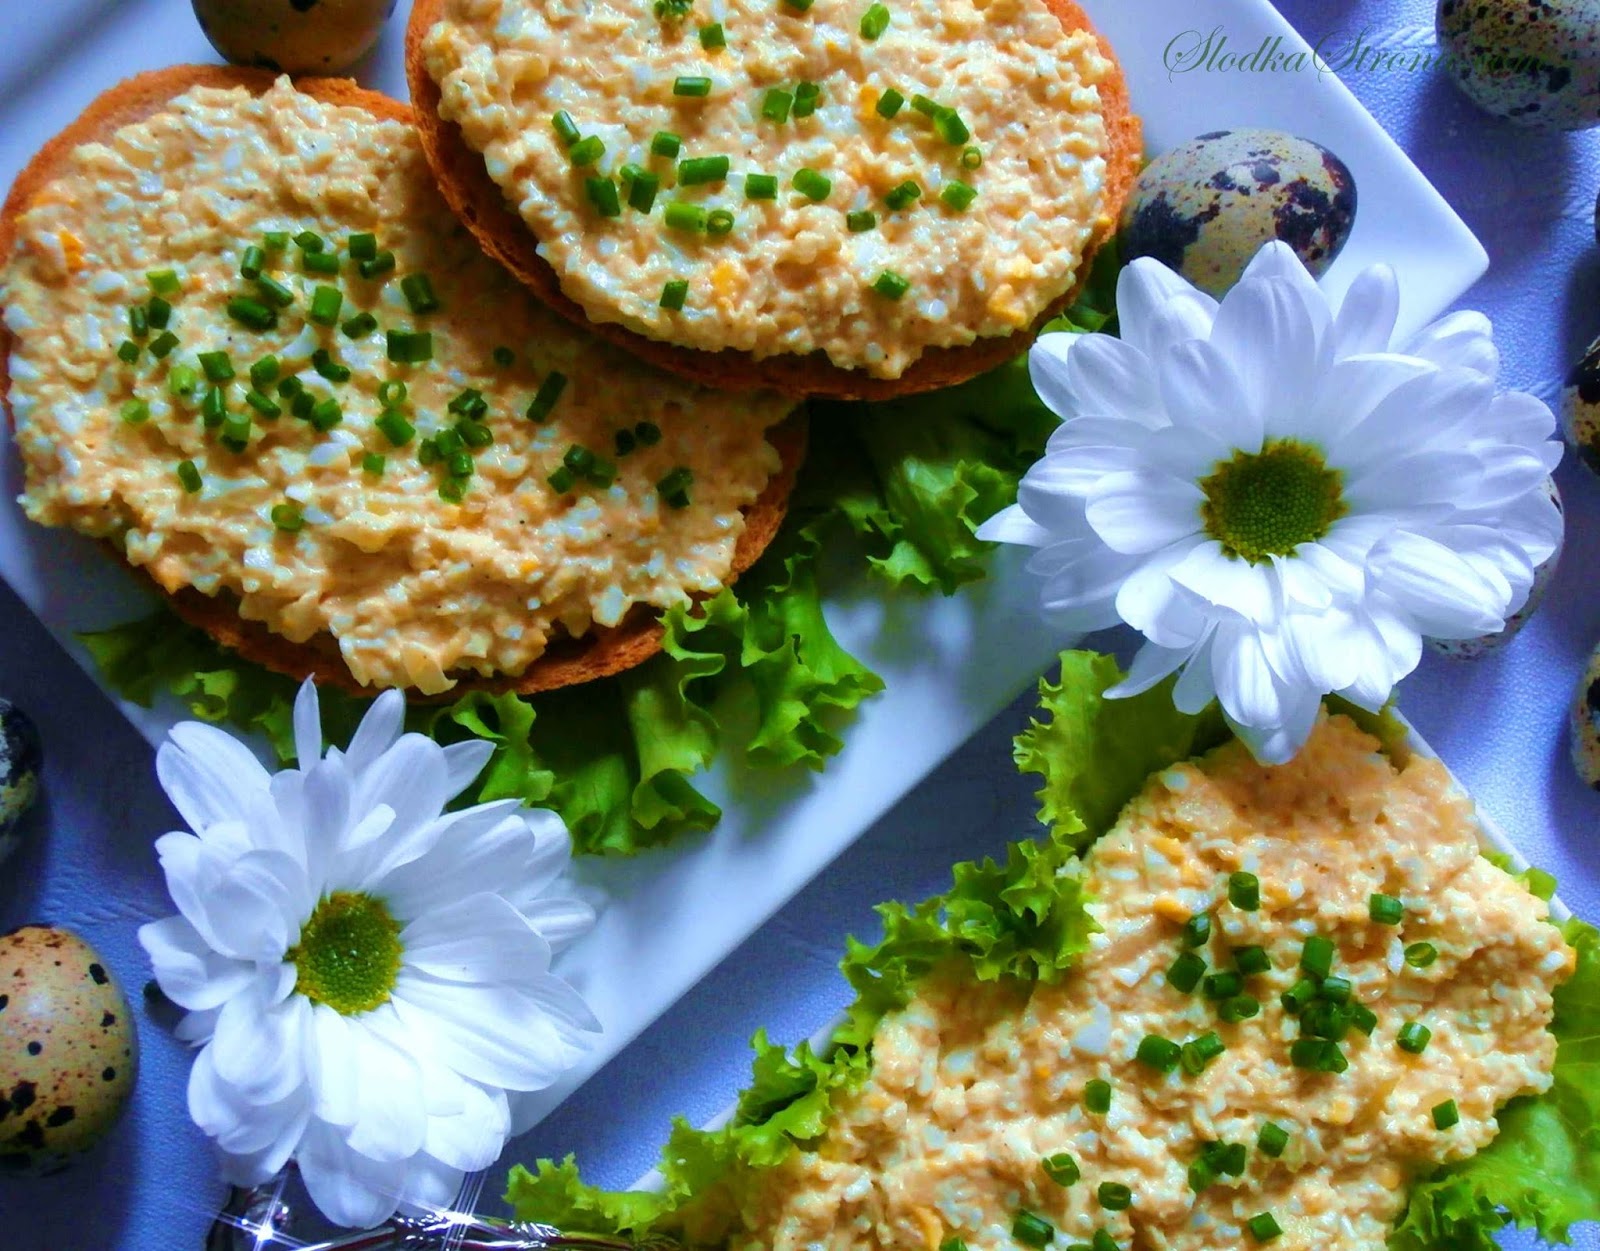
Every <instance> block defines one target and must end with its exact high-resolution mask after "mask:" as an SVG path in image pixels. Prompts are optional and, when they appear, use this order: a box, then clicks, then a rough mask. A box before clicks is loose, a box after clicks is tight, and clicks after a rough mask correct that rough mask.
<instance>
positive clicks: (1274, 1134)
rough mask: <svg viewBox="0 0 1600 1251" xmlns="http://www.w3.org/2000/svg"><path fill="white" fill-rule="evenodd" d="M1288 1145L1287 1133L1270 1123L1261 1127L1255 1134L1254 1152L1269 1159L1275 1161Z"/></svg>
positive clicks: (1279, 1126)
mask: <svg viewBox="0 0 1600 1251" xmlns="http://www.w3.org/2000/svg"><path fill="white" fill-rule="evenodd" d="M1288 1145H1289V1131H1288V1130H1286V1129H1285V1128H1284V1127H1283V1126H1282V1125H1278V1124H1276V1123H1274V1122H1272V1121H1268V1122H1267V1123H1266V1124H1265V1125H1263V1126H1262V1127H1261V1129H1260V1131H1259V1132H1258V1133H1257V1134H1256V1150H1257V1151H1259V1152H1261V1154H1262V1155H1264V1156H1267V1157H1268V1158H1270V1159H1273V1160H1276V1159H1277V1158H1278V1157H1279V1156H1281V1155H1282V1154H1283V1149H1284V1148H1285V1147H1287V1146H1288Z"/></svg>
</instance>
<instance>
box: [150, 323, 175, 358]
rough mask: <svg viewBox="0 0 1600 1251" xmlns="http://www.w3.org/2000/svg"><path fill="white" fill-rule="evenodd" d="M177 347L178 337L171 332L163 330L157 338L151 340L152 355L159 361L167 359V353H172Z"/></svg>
mask: <svg viewBox="0 0 1600 1251" xmlns="http://www.w3.org/2000/svg"><path fill="white" fill-rule="evenodd" d="M177 346H178V336H177V335H175V334H173V333H172V331H170V330H163V331H162V332H161V333H160V334H158V335H157V336H156V337H155V338H153V339H151V340H150V355H151V356H153V357H155V358H156V359H157V360H158V361H159V360H165V359H166V358H167V353H168V352H170V351H172V349H173V348H175V347H177Z"/></svg>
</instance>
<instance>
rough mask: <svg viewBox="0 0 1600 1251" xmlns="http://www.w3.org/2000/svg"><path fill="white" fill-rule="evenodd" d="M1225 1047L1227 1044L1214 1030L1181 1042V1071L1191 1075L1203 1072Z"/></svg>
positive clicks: (1194, 1075)
mask: <svg viewBox="0 0 1600 1251" xmlns="http://www.w3.org/2000/svg"><path fill="white" fill-rule="evenodd" d="M1227 1049H1228V1047H1227V1044H1226V1043H1224V1042H1223V1041H1222V1038H1221V1036H1220V1035H1219V1034H1218V1033H1217V1032H1216V1031H1215V1030H1212V1031H1210V1032H1209V1033H1205V1034H1201V1035H1200V1036H1199V1037H1198V1038H1191V1039H1190V1040H1189V1041H1188V1042H1186V1043H1184V1044H1183V1055H1182V1059H1181V1063H1182V1065H1183V1071H1184V1072H1185V1073H1187V1074H1189V1075H1190V1076H1191V1077H1196V1076H1198V1075H1199V1074H1201V1073H1203V1072H1205V1068H1206V1065H1208V1064H1210V1063H1211V1062H1212V1061H1213V1060H1215V1059H1216V1058H1217V1057H1218V1056H1220V1055H1221V1054H1222V1053H1223V1052H1224V1051H1226V1050H1227Z"/></svg>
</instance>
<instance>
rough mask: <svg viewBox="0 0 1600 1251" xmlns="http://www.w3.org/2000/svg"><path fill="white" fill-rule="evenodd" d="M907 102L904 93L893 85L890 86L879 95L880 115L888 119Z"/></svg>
mask: <svg viewBox="0 0 1600 1251" xmlns="http://www.w3.org/2000/svg"><path fill="white" fill-rule="evenodd" d="M905 102H906V98H905V97H904V96H903V95H901V94H900V93H899V92H898V91H896V90H895V89H894V88H893V87H890V88H888V89H887V90H886V91H884V93H883V94H882V95H881V96H879V97H878V116H879V117H881V118H883V119H884V120H885V121H888V120H889V119H891V118H893V117H894V115H895V114H896V113H898V112H899V111H900V110H901V109H902V108H904V107H905Z"/></svg>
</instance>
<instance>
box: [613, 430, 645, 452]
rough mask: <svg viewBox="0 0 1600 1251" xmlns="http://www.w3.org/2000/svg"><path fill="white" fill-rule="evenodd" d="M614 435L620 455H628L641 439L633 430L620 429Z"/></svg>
mask: <svg viewBox="0 0 1600 1251" xmlns="http://www.w3.org/2000/svg"><path fill="white" fill-rule="evenodd" d="M612 437H613V438H614V439H615V441H616V447H617V455H618V456H626V455H628V453H630V452H632V451H633V449H634V448H635V447H637V446H638V443H639V440H638V439H637V437H635V435H634V433H633V431H632V430H618V431H617V433H616V434H615V435H614V436H612Z"/></svg>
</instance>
